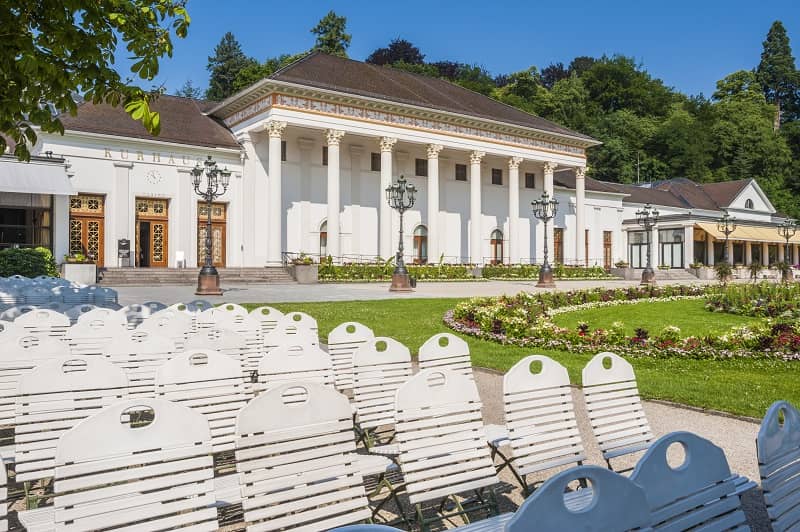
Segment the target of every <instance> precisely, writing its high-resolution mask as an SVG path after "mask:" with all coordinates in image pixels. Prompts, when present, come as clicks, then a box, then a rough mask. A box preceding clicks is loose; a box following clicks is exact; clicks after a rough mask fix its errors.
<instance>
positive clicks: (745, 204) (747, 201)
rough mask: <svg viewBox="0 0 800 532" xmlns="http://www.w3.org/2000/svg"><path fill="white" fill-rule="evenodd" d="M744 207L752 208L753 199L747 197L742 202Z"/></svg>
mask: <svg viewBox="0 0 800 532" xmlns="http://www.w3.org/2000/svg"><path fill="white" fill-rule="evenodd" d="M744 208H745V209H752V208H753V200H751V199H748V200H746V201H745V202H744Z"/></svg>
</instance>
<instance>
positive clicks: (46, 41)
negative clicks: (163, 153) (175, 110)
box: [0, 0, 190, 159]
mask: <svg viewBox="0 0 800 532" xmlns="http://www.w3.org/2000/svg"><path fill="white" fill-rule="evenodd" d="M184 4H185V1H184V0H94V1H89V0H71V1H69V2H64V1H62V0H38V1H36V2H30V1H25V0H8V1H6V2H3V5H2V7H0V27H3V28H6V30H7V31H4V32H3V33H4V35H3V38H2V39H0V86H2V87H3V90H2V93H0V133H2V134H0V153H2V152H3V151H5V149H6V143H7V140H6V139H7V138H8V139H11V140H12V141H13V143H14V145H15V147H14V154H15V155H16V156H17V157H19V158H21V159H28V158H29V157H30V146H31V145H33V144H34V143H35V142H36V133H35V131H34V128H36V127H38V128H41V130H42V131H44V132H47V133H61V134H63V132H64V126H63V124H62V123H61V121H60V120H59V118H58V112H68V113H70V114H72V115H74V114H76V113H77V104H76V101H75V100H76V95H78V96H79V97H80V98H83V99H85V100H86V101H90V102H92V103H107V104H110V105H113V106H119V105H122V106H124V108H125V111H126V112H127V113H128V114H129V115H130V116H131V118H132V119H134V120H137V121H141V122H142V124H143V125H144V126H145V128H147V130H148V131H149V132H150V133H152V134H154V135H157V134H158V133H159V131H160V125H161V121H160V117H159V114H158V113H156V112H154V111H151V109H150V105H149V103H150V102H151V101H152V99H153V98H155V97H157V95H158V94H159V93H160V90H158V89H151V90H146V89H143V88H141V87H139V86H138V85H136V84H135V83H134V81H133V80H131V79H125V80H123V79H122V77H121V76H120V74H119V72H117V70H115V69H114V63H115V60H116V57H117V46H118V45H119V44H123V45H124V48H125V54H126V56H127V57H130V58H132V60H133V61H132V64H131V67H130V69H131V72H132V73H133V74H134V75H135V76H136V77H137V78H138V79H139V80H145V81H150V80H153V79H154V78H155V76H156V75H158V71H159V60H160V59H162V58H163V57H164V56H169V57H171V56H172V51H173V45H172V36H173V34H174V35H175V36H177V37H181V38H182V37H185V36H186V34H187V31H188V28H189V22H190V18H189V14H188V13H187V11H186V9H185V7H184Z"/></svg>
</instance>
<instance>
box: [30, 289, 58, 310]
mask: <svg viewBox="0 0 800 532" xmlns="http://www.w3.org/2000/svg"><path fill="white" fill-rule="evenodd" d="M22 297H23V298H24V299H25V303H27V304H28V305H42V304H44V303H49V302H50V301H52V300H53V299H57V298H58V296H57V295H56V294H54V293H53V292H52V291H51V290H50V289H49V288H47V287H44V286H41V285H36V284H33V285H31V286H28V287H27V288H25V289H24V290H23V291H22Z"/></svg>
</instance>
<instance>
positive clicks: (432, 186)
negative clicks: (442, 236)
mask: <svg viewBox="0 0 800 532" xmlns="http://www.w3.org/2000/svg"><path fill="white" fill-rule="evenodd" d="M440 151H442V146H441V145H440V144H428V262H433V263H436V262H439V254H440V253H441V251H440V250H439V152H440Z"/></svg>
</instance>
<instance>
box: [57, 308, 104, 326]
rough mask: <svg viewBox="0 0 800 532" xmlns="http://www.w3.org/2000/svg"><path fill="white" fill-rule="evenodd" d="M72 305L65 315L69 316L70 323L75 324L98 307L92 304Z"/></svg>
mask: <svg viewBox="0 0 800 532" xmlns="http://www.w3.org/2000/svg"><path fill="white" fill-rule="evenodd" d="M71 305H72V306H71V307H69V308H68V309H67V310H65V311H64V314H66V315H67V317H68V318H69V321H70V322H72V323H73V324H74V323H77V322H78V320H79V319H80V317H81V316H83V315H84V314H86V313H87V312H91V311H93V310H94V309H96V308H97V306H95V305H93V304H91V303H77V304H75V303H71Z"/></svg>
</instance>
